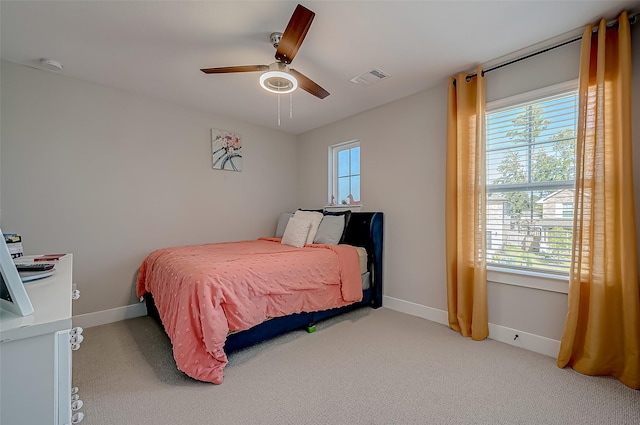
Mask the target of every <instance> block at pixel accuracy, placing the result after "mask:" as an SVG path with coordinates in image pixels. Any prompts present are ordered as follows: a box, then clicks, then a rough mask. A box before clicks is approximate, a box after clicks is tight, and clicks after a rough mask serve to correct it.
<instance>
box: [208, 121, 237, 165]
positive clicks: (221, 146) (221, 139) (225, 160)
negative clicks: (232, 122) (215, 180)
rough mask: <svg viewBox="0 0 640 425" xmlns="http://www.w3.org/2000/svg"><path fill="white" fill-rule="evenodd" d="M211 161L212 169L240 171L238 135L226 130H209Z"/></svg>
mask: <svg viewBox="0 0 640 425" xmlns="http://www.w3.org/2000/svg"><path fill="white" fill-rule="evenodd" d="M211 161H212V167H213V169H214V170H230V171H242V142H241V141H240V135H238V134H236V133H233V132H231V131H227V130H216V129H212V130H211Z"/></svg>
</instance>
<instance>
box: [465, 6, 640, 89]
mask: <svg viewBox="0 0 640 425" xmlns="http://www.w3.org/2000/svg"><path fill="white" fill-rule="evenodd" d="M639 14H640V12H636V13H633V14H631V15H629V25H634V24H636V23H637V22H638V15H639ZM617 26H618V21H617V20H615V21H613V22H612V23H610V24H607V29H609V28H614V27H617ZM592 32H593V33H597V32H598V27H597V26H596V27H594V28H593V30H592ZM580 40H582V36H580V37H576V38H572V39H571V40H567V41H565V42H562V43H560V44H556V45H555V46H551V47H547V48H546V49H542V50H540V51H538V52H534V53H530V54H528V55H526V56H523V57H521V58H518V59H514V60H511V61H509V62H505V63H503V64H501V65H496V66H493V67H491V68H489V69H486V70H484V71H482V75H483V76H484V74H486V73H487V72H491V71H495V70H496V69H500V68H502V67H505V66H507V65H511V64H514V63H516V62H520V61H523V60H525V59H529V58H531V57H533V56H537V55H540V54H542V53H546V52H548V51H550V50H553V49H557V48H559V47H562V46H566V45H567V44H571V43H575V42H576V41H580ZM477 76H478V74H477V73H473V74H469V75H467V78H466V80H467V82H469V81H471V79H472V78H473V77H477Z"/></svg>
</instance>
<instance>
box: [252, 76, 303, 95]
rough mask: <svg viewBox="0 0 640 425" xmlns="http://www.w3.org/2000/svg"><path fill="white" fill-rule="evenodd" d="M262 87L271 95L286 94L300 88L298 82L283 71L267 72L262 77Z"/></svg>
mask: <svg viewBox="0 0 640 425" xmlns="http://www.w3.org/2000/svg"><path fill="white" fill-rule="evenodd" d="M260 85H261V86H262V88H263V89H265V90H266V91H269V92H271V93H278V94H286V93H291V92H292V91H294V90H295V89H297V88H298V80H296V77H294V76H293V75H291V74H289V73H287V72H283V71H267V72H265V73H264V74H262V75H261V76H260Z"/></svg>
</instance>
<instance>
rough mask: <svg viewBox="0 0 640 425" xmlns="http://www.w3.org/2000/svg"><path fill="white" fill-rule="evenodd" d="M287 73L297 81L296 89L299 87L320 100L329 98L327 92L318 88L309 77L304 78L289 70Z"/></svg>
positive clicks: (293, 70)
mask: <svg viewBox="0 0 640 425" xmlns="http://www.w3.org/2000/svg"><path fill="white" fill-rule="evenodd" d="M289 71H290V72H291V74H292V75H293V76H294V77H296V79H297V80H298V87H300V88H301V89H302V90H304V91H306V92H307V93H310V94H312V95H314V96H315V97H318V98H320V99H324V98H325V97H327V96H329V92H328V91H326V90H325V89H323V88H322V87H320V86H319V85H318V84H316V83H314V82H313V81H312V80H311V79H310V78H309V77H306V76H305V75H303V74H301V73H299V72H298V71H296V70H295V69H290V70H289Z"/></svg>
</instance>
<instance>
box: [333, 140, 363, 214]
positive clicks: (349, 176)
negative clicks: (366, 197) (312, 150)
mask: <svg viewBox="0 0 640 425" xmlns="http://www.w3.org/2000/svg"><path fill="white" fill-rule="evenodd" d="M328 200H329V202H330V203H331V202H332V201H333V203H334V204H336V205H349V204H353V203H356V204H359V203H360V142H359V141H351V142H346V143H340V144H337V145H333V146H329V196H328Z"/></svg>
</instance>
